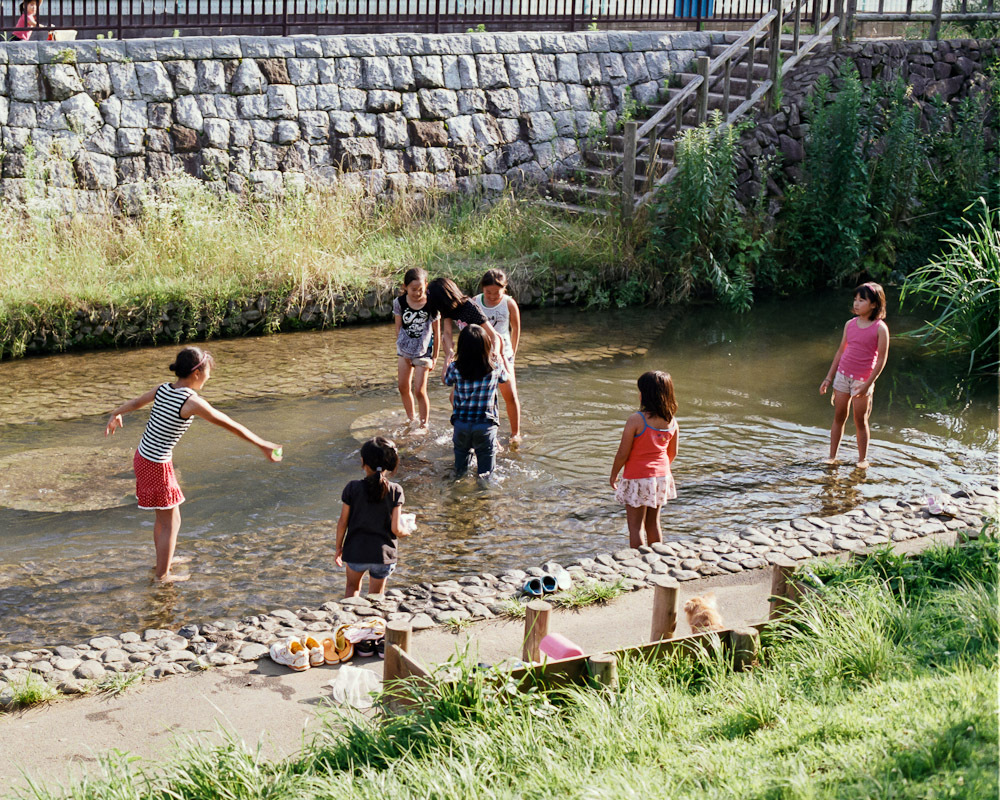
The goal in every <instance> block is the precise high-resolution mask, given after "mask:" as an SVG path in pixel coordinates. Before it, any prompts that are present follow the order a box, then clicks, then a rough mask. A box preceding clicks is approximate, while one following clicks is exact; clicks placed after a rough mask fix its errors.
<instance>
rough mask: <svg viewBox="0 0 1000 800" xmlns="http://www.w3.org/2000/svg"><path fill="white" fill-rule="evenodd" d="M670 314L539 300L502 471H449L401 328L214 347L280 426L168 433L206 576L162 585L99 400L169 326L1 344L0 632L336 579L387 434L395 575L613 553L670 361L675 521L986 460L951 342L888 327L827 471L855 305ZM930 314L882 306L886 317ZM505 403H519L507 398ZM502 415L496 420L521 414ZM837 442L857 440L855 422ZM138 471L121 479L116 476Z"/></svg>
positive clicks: (984, 467) (283, 603) (152, 620)
mask: <svg viewBox="0 0 1000 800" xmlns="http://www.w3.org/2000/svg"><path fill="white" fill-rule="evenodd" d="M794 306H795V308H794V314H789V313H788V304H787V303H785V302H774V303H767V304H762V305H760V306H758V307H757V308H756V309H755V310H754V311H753V312H752V313H750V314H748V315H745V316H742V317H734V316H731V315H728V314H726V313H724V312H721V311H719V310H715V309H696V310H687V311H684V312H678V311H674V312H672V313H668V314H665V313H664V312H663V311H662V310H659V309H639V310H629V311H624V312H619V311H615V312H612V311H607V312H593V311H576V310H559V311H529V312H527V313H526V314H525V319H524V327H525V333H524V339H523V341H524V347H523V349H522V350H521V351H520V352H519V354H518V373H517V374H518V385H519V389H520V392H521V397H522V402H523V406H524V419H523V428H524V432H525V440H524V443H523V445H522V447H521V448H520V449H519V450H517V451H515V452H511V451H509V450H505V451H504V452H502V453H501V454H500V456H499V459H498V467H497V471H496V483H495V485H492V486H480V485H478V484H477V483H476V481H475V479H474V478H468V479H465V480H462V481H458V482H456V481H454V480H453V478H452V476H451V467H452V461H453V455H452V448H451V438H450V434H451V429H450V425H449V422H448V412H447V403H448V395H447V390H446V389H445V387H444V386H442V385H441V383H440V380H439V379H438V377H436V376H435V377H433V378H432V381H431V387H430V391H431V404H432V409H433V411H432V426H431V427H432V430H431V433H430V434H429V435H427V436H424V437H416V436H410V435H408V434H406V433H405V432H404V431H403V430H402V429H401V425H400V423H401V421H402V420H401V413H400V411H399V401H398V398H397V396H396V393H395V389H394V376H395V369H394V359H393V358H391V353H392V342H393V338H394V337H393V333H392V327H391V326H388V325H379V326H371V327H367V328H361V329H353V330H343V331H340V330H338V331H330V332H324V333H306V334H294V335H288V336H281V337H275V338H271V339H247V340H237V341H228V342H219V343H213V345H212V349H213V351H214V352H215V354H216V359H217V362H218V367H217V369H216V371H215V372H214V373H213V379H212V381H211V382H210V383H209V384H208V386H207V387H206V392H205V394H206V396H207V397H208V399H209V400H210V401H212V402H214V403H216V404H217V405H219V406H220V407H222V408H223V409H225V410H226V411H227V412H228V413H231V414H232V415H233V416H234V417H236V418H237V419H238V420H240V421H241V422H243V423H245V424H246V425H248V426H249V427H250V428H251V429H253V430H255V431H257V432H258V433H260V434H261V435H263V436H267V437H268V438H271V439H274V440H275V441H279V442H281V443H282V444H283V445H284V448H285V460H284V461H283V462H282V463H281V464H280V465H272V464H268V463H267V462H266V461H265V460H263V459H261V458H260V457H259V455H258V454H257V453H256V452H255V451H253V450H252V448H248V447H247V446H246V444H245V443H243V442H240V441H239V440H237V439H236V438H235V437H233V436H231V435H229V434H226V433H225V432H223V431H221V430H219V429H217V428H214V427H213V426H210V425H207V424H204V423H203V422H200V421H199V422H197V423H196V424H195V426H194V427H193V428H192V430H191V432H189V433H188V434H187V436H186V437H185V438H184V440H182V442H181V444H180V446H179V447H178V448H177V451H176V454H175V461H176V464H177V468H178V472H179V474H180V480H181V484H182V486H183V487H184V491H185V494H186V495H187V497H188V498H189V500H188V502H187V503H185V504H184V506H182V514H183V522H182V527H181V536H180V540H179V544H178V553H179V554H182V555H184V556H187V557H190V562H189V563H188V564H186V565H185V566H184V567H182V569H187V570H190V574H191V579H190V580H189V581H188V582H186V583H182V584H177V585H174V586H169V587H162V586H158V585H156V584H155V583H154V582H153V581H151V572H150V566H151V562H152V547H151V540H152V515H151V514H149V513H148V512H141V511H139V510H137V509H136V508H135V505H134V500H132V499H130V498H129V497H128V486H127V484H129V481H130V477H129V476H130V473H131V448H133V447H134V446H135V444H136V442H137V441H138V438H139V436H140V434H141V432H142V426H143V423H144V421H145V414H143V413H139V414H136V415H134V418H132V419H129V420H127V427H126V428H125V430H124V431H122V432H121V433H120V434H119V435H118V436H116V437H115V438H114V440H110V441H105V439H104V437H103V427H104V422H105V420H104V417H103V416H95V415H96V414H98V413H99V412H100V413H103V412H105V411H106V410H108V409H110V408H112V407H113V406H114V405H115V404H117V403H118V402H120V401H121V400H122V399H124V398H127V397H130V396H133V395H135V394H138V393H139V392H141V391H144V390H146V389H148V388H150V387H151V386H153V385H155V383H156V382H157V381H161V380H166V379H167V378H168V373H166V371H165V368H164V367H165V365H166V364H167V363H169V361H170V360H171V359H172V357H173V354H174V348H172V347H171V348H161V349H146V350H140V351H129V352H124V353H96V354H88V355H70V356H61V357H54V358H45V359H34V360H27V361H21V362H7V363H0V385H3V386H5V388H7V390H8V391H6V392H5V393H4V394H3V396H2V397H0V618H2V619H3V621H4V624H3V626H2V630H0V647H2V648H3V649H8V648H10V647H16V646H25V645H28V646H34V645H40V644H55V643H60V642H74V641H81V640H84V639H86V638H87V637H89V636H91V635H94V634H97V633H102V632H116V631H121V630H130V629H131V630H141V629H143V628H146V627H164V628H176V627H177V626H179V625H180V624H183V623H185V622H190V621H208V620H213V619H217V618H220V617H235V618H238V617H240V616H243V615H244V614H248V613H258V612H261V611H267V610H271V609H275V608H283V607H285V608H292V609H296V608H299V607H301V606H304V605H305V606H312V607H315V606H317V605H319V604H320V603H322V602H324V601H326V600H330V599H336V598H337V597H339V596H340V594H341V592H342V589H343V574H342V570H341V569H338V568H337V567H336V566H335V565H334V563H333V555H334V543H335V520H336V517H337V516H338V514H339V510H340V492H341V490H342V488H343V486H344V484H345V483H346V482H347V481H348V480H351V479H354V478H358V477H361V471H360V459H359V456H358V447H359V446H360V443H361V442H362V441H363V440H364V439H365V438H367V437H368V436H371V435H373V434H374V433H376V432H381V433H388V434H389V435H391V436H394V437H396V439H397V442H398V443H399V446H400V451H401V457H402V462H401V467H400V470H399V473H398V475H397V476H396V479H397V480H398V481H399V482H400V483H401V484H402V485H403V487H404V490H405V493H406V506H407V510H408V511H414V512H416V514H417V519H418V530H417V532H416V533H415V534H414V535H413V536H412V537H409V538H408V539H405V540H403V541H402V542H401V544H400V553H401V562H400V567H399V570H398V571H397V573H396V575H394V576H393V578H392V579H391V580H390V587H392V586H396V587H398V586H403V585H407V584H412V583H417V582H421V581H428V580H441V579H444V578H447V577H456V576H458V575H461V574H478V573H482V572H500V571H503V570H506V569H509V568H512V567H526V566H534V565H537V564H539V563H541V562H542V561H545V560H548V559H555V560H557V561H562V562H564V563H565V562H568V561H570V560H572V559H575V558H579V557H581V556H588V555H594V554H596V553H600V552H607V551H609V550H614V549H618V548H620V547H621V546H623V544H624V543H625V541H626V537H625V521H624V513H623V510H622V509H621V507H619V506H617V505H615V504H614V501H613V499H612V494H611V490H610V487H609V486H608V472H609V469H610V464H611V459H612V457H613V455H614V452H615V448H616V447H617V444H618V440H619V438H620V436H621V429H622V425H623V422H624V420H625V418H626V417H627V416H628V414H629V413H630V412H631V411H633V410H634V408H635V406H636V403H637V400H638V398H637V391H636V388H635V380H636V378H637V377H638V375H639V374H640V373H641V372H643V371H645V370H647V369H667V370H669V371H670V372H671V373H672V375H673V377H674V381H675V384H676V386H677V395H678V402H679V405H680V410H679V422H680V426H681V428H680V431H681V432H680V447H679V454H678V459H677V462H676V464H675V477H676V481H677V487H678V498H677V500H676V501H673V502H672V503H670V505H669V506H667V507H666V508H664V511H663V525H664V530H665V532H666V534H667V535H668V536H670V537H673V538H682V539H683V538H686V537H692V536H698V535H703V534H706V533H709V534H711V533H718V532H725V531H738V530H739V529H741V528H742V527H744V526H747V525H764V524H772V523H775V522H778V521H781V520H787V519H791V518H794V517H798V516H805V515H819V516H822V515H828V514H833V513H838V512H843V511H846V510H848V509H850V508H853V507H856V506H857V505H859V504H862V503H866V502H869V501H872V500H878V499H881V498H883V497H911V496H916V495H920V494H922V493H926V492H929V491H940V490H945V489H954V488H957V487H959V486H961V485H963V484H965V483H971V482H975V481H976V480H977V479H978V477H979V476H984V475H991V474H994V472H995V464H996V447H997V431H996V412H997V398H996V394H995V392H994V391H992V390H990V388H989V387H986V388H985V389H983V388H970V387H968V386H967V385H966V383H965V382H964V381H963V380H962V378H961V372H960V366H961V365H956V364H955V363H954V361H953V360H950V359H946V358H937V357H933V358H932V357H929V356H927V355H926V354H925V353H923V352H922V351H921V350H920V349H919V347H917V346H916V345H915V344H913V343H909V342H904V341H902V340H898V339H897V340H894V341H893V347H892V351H891V355H890V361H889V366H888V367H887V369H886V372H885V374H884V375H883V377H882V378H881V379H880V381H879V383H878V385H877V388H876V393H875V405H874V411H873V414H872V425H873V431H872V434H873V451H872V460H873V466H872V468H871V469H870V470H868V471H867V473H863V472H859V471H857V470H855V469H853V467H852V466H850V464H848V465H847V466H842V467H839V468H836V469H829V468H826V467H824V466H823V465H822V464H821V463H820V461H821V459H822V457H823V456H824V455H825V454H826V448H827V442H828V436H829V424H830V420H831V417H832V412H831V409H830V406H829V401H828V399H827V398H824V397H820V396H819V394H818V385H819V380H820V379H822V376H823V375H824V374H825V372H826V369H827V367H828V366H829V362H830V358H831V357H832V355H833V351H834V350H835V348H836V345H837V342H838V340H839V336H840V330H841V328H842V326H843V323H844V321H845V319H846V318H847V316H848V313H849V311H848V309H847V308H846V302H845V303H844V304H843V307H837V304H836V303H834V304H833V307H831V303H830V300H829V299H828V298H827V299H823V298H817V299H814V300H808V301H796V303H795V304H794ZM918 322H919V321H916V320H913V321H911V320H906V319H901V320H898V319H890V325H891V326H892V329H893V332H894V333H896V332H898V331H899V330H901V329H905V328H906V327H907V326H909V327H915V326H916V324H918ZM501 406H502V404H501ZM507 430H508V429H507V427H506V422H504V424H503V425H502V426H501V442H502V443H505V442H506V439H507V436H506V433H507ZM843 447H844V448H845V449H844V450H843V451H842V457H843V459H844V460H845V461H847V462H853V448H854V438H853V429H852V427H851V426H850V425H849V427H848V435H847V436H846V437H845V441H844V445H843ZM123 487H124V488H123Z"/></svg>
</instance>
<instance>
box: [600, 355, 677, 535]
mask: <svg viewBox="0 0 1000 800" xmlns="http://www.w3.org/2000/svg"><path fill="white" fill-rule="evenodd" d="M638 386H639V410H638V411H637V412H636V413H634V414H633V415H632V416H631V417H629V418H628V420H627V421H626V422H625V430H624V431H622V440H621V444H619V445H618V452H617V453H615V461H614V464H612V465H611V481H610V483H611V488H612V489H614V490H615V499H616V500H617V501H618V502H619V503H621V504H622V505H624V506H625V519H626V521H627V522H628V542H629V547H639V546H640V545H642V544H648V545H651V544H655V543H656V542H658V541H660V540H661V538H662V536H661V533H660V506H662V505H663V504H664V503H665V502H666V501H667V500H673V499H674V498H675V497H677V490H676V488H674V476H673V475H672V474H671V472H670V464H671V462H672V461H673V460H674V457H675V456H676V455H677V419H676V418H675V417H676V414H677V401H676V400H675V399H674V382H673V380H672V379H671V377H670V375H668V374H667V373H666V372H644V373H643V374H642V375H640V376H639V380H638ZM622 467H624V468H625V474H624V476H623V478H622V480H621V481H619V480H618V473H619V472H621V470H622ZM643 529H645V531H646V541H645V542H643V537H642V532H643Z"/></svg>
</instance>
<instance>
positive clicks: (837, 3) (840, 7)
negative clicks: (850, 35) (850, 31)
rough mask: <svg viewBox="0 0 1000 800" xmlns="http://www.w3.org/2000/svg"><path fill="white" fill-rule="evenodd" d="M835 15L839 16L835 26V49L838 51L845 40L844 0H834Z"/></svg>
mask: <svg viewBox="0 0 1000 800" xmlns="http://www.w3.org/2000/svg"><path fill="white" fill-rule="evenodd" d="M833 15H834V16H835V17H836V18H837V24H836V25H835V26H834V28H833V49H834V51H837V50H839V49H840V46H841V45H842V44H843V42H844V22H845V20H844V0H834V3H833Z"/></svg>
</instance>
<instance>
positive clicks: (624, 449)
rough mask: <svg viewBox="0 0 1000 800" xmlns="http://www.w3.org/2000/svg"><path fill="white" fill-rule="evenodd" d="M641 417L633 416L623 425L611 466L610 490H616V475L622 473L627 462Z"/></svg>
mask: <svg viewBox="0 0 1000 800" xmlns="http://www.w3.org/2000/svg"><path fill="white" fill-rule="evenodd" d="M641 419H642V417H641V416H640V415H639V414H633V415H632V416H631V417H629V418H628V421H627V422H626V423H625V430H623V431H622V440H621V442H620V443H619V445H618V452H617V453H615V461H614V463H613V464H612V465H611V480H610V481H609V483H610V484H611V488H612V489H617V488H618V473H619V472H621V471H622V469H623V468H624V466H625V462H626V461H628V457H629V454H630V453H631V452H632V442H634V441H635V435H636V433H638V432H639V421H640V420H641Z"/></svg>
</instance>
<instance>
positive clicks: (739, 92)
mask: <svg viewBox="0 0 1000 800" xmlns="http://www.w3.org/2000/svg"><path fill="white" fill-rule="evenodd" d="M793 3H794V0H793ZM800 8H801V6H800V5H794V6H793V7H791V8H789V9H788V10H787V12H785V13H784V16H779V12H778V11H777V10H773V11H771V12H769V13H768V14H767V15H765V16H764V17H762V18H761V20H760V21H758V22H757V23H756V24H755V25H754V26H753V27H751V28H750V29H749V30H748V31H746V32H743V33H729V34H726V38H725V41H724V42H723V43H721V44H715V45H712V46H711V48H710V49H709V51H708V54H707V55H706V56H704V57H700V58H699V59H698V60H697V62H696V63H697V66H698V71H697V72H694V71H687V72H681V73H677V74H675V76H674V77H673V81H672V82H673V83H675V84H676V85H675V86H672V87H671V88H670V89H668V90H667V92H666V93H665V94H663V95H661V97H660V99H659V101H658V102H657V103H654V104H652V105H650V106H648V107H647V108H646V109H645V110H644V115H643V117H642V118H640V119H636V120H635V121H626V122H624V124H622V122H621V121H620V122H619V126H620V129H619V130H617V131H615V132H614V133H612V134H610V135H608V136H605V137H604V138H603V139H600V140H599V141H596V142H593V143H588V144H587V146H586V147H584V149H583V151H582V153H583V160H582V163H581V164H580V165H579V166H576V167H573V168H572V169H571V171H569V172H568V174H564V175H562V176H560V177H557V178H553V179H552V180H551V181H550V182H549V183H548V184H546V185H545V186H544V189H543V192H542V195H543V196H542V197H541V198H540V199H539V203H540V204H541V205H544V206H549V207H552V208H556V209H560V210H562V211H566V212H572V213H577V214H599V215H604V216H608V215H611V214H616V213H618V212H619V211H621V213H622V214H623V215H625V216H630V215H631V213H632V212H633V211H635V210H638V209H639V208H640V207H641V206H642V205H644V204H645V203H647V202H648V201H649V200H651V199H652V197H653V195H654V194H655V191H656V189H657V188H658V187H659V186H661V185H663V184H664V183H666V182H667V181H669V180H670V178H671V177H672V176H673V170H674V148H675V142H676V140H677V138H678V136H679V135H682V134H683V133H684V131H686V130H689V129H691V128H693V127H696V126H697V125H699V124H701V123H702V122H704V121H705V119H706V118H707V117H708V116H709V115H710V114H711V113H712V112H713V111H719V112H720V113H721V115H722V118H723V120H724V122H725V123H726V124H732V123H733V122H735V121H736V120H738V119H739V118H741V117H743V116H744V115H746V114H747V113H748V112H749V111H751V110H752V109H753V108H754V107H755V106H757V105H760V104H762V103H763V102H764V100H765V98H766V97H768V96H770V94H771V91H772V88H773V83H774V82H773V81H772V80H771V78H770V76H771V75H777V74H778V73H779V71H780V74H781V75H784V74H786V73H787V72H788V70H790V69H791V68H792V67H793V66H795V64H796V63H798V62H799V61H800V60H801V59H802V58H803V57H805V55H807V54H808V52H809V51H810V50H811V49H812V48H813V47H814V46H815V45H816V44H817V43H819V41H821V40H822V39H823V38H824V37H826V36H827V34H828V33H829V32H830V31H831V30H833V29H834V27H835V26H838V25H839V24H840V21H839V18H838V17H832V18H830V19H829V20H827V21H826V24H825V25H823V26H822V27H821V28H820V30H819V31H818V32H817V33H816V34H815V35H814V36H813V37H812V38H811V39H810V40H808V41H807V42H801V41H800V37H799V33H798V31H799V14H800V11H799V10H800ZM780 21H788V22H794V26H795V27H794V29H795V31H796V32H795V33H794V34H792V35H789V36H778V35H777V31H778V29H779V22H780ZM772 37H773V38H772ZM774 38H776V39H777V40H778V41H779V48H778V53H772V52H771V47H770V46H769V44H770V41H769V40H773V39H774ZM630 137H632V141H629V138H630ZM629 183H631V184H632V185H631V186H629V185H628V184H629Z"/></svg>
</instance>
